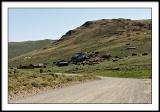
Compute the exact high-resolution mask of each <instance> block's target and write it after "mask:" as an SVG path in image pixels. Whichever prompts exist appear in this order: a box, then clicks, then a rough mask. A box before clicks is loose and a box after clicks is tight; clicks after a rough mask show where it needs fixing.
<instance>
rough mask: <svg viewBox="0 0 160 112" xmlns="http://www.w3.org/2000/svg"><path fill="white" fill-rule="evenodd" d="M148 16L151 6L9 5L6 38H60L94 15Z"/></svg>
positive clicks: (109, 16)
mask: <svg viewBox="0 0 160 112" xmlns="http://www.w3.org/2000/svg"><path fill="white" fill-rule="evenodd" d="M112 18H126V19H134V20H135V19H136V20H137V19H151V9H149V8H148V9H147V8H146V9H137V8H136V9H131V8H130V9H127V8H125V9H122V8H121V9H94V8H93V9H91V8H88V9H85V8H83V9H12V8H11V9H9V41H10V42H11V41H27V40H42V39H53V40H55V39H60V38H61V36H62V35H64V34H65V33H66V32H67V31H68V30H72V29H74V28H76V27H79V26H80V25H82V24H83V23H85V22H86V21H92V20H98V19H112Z"/></svg>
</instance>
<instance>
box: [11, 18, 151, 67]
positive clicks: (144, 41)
mask: <svg viewBox="0 0 160 112" xmlns="http://www.w3.org/2000/svg"><path fill="white" fill-rule="evenodd" d="M151 27H152V25H151V20H130V19H123V18H119V19H101V20H95V21H87V22H85V23H84V24H83V25H82V26H80V27H77V28H75V29H72V30H70V31H68V32H67V33H66V34H64V35H63V36H62V37H61V38H60V39H59V40H58V41H56V42H54V43H52V44H48V45H47V47H45V48H40V49H37V50H34V51H32V52H28V53H25V54H22V55H19V56H16V57H14V56H10V57H14V58H12V59H10V60H9V65H10V66H16V65H19V64H20V63H21V64H29V63H31V62H32V63H43V62H48V63H50V64H52V62H53V61H56V60H61V59H69V58H70V57H71V56H72V55H73V54H74V53H77V52H85V53H91V52H100V53H110V54H111V55H112V56H119V57H126V56H131V55H132V53H136V54H138V55H140V54H142V53H144V52H147V53H149V54H151V40H152V39H151ZM129 47H134V48H135V49H127V48H129ZM18 48H19V47H18ZM26 49H28V48H26ZM27 56H29V57H31V59H30V61H28V60H27V61H26V60H24V58H25V57H27Z"/></svg>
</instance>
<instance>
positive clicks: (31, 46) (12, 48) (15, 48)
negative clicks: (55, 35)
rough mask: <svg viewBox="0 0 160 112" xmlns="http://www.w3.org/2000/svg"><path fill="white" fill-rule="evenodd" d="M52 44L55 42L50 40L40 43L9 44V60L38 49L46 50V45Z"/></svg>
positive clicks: (39, 41) (40, 41)
mask: <svg viewBox="0 0 160 112" xmlns="http://www.w3.org/2000/svg"><path fill="white" fill-rule="evenodd" d="M52 42H54V41H53V40H49V39H45V40H38V41H24V42H9V44H8V48H9V59H11V58H14V57H16V56H19V55H22V54H25V53H28V52H31V51H34V50H36V49H40V48H44V47H45V46H46V45H48V44H50V43H52Z"/></svg>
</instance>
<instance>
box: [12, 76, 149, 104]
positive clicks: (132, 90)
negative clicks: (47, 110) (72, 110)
mask: <svg viewBox="0 0 160 112" xmlns="http://www.w3.org/2000/svg"><path fill="white" fill-rule="evenodd" d="M10 103H151V80H150V79H129V78H109V77H105V78H102V80H95V81H90V82H85V83H81V84H77V85H72V86H69V87H64V88H59V89H55V90H51V91H48V92H46V93H43V94H39V95H34V96H31V97H26V98H23V99H19V100H16V101H11V102H10Z"/></svg>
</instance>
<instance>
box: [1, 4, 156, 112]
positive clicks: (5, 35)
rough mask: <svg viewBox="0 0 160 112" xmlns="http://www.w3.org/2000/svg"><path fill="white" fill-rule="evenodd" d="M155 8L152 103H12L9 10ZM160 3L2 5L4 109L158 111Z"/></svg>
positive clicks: (153, 15) (153, 12) (153, 18)
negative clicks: (9, 65) (9, 58)
mask: <svg viewBox="0 0 160 112" xmlns="http://www.w3.org/2000/svg"><path fill="white" fill-rule="evenodd" d="M45 7H47V8H61V7H63V8H64V7H65V8H77V7H78V8H93V7H94V8H100V7H102V8H117V7H119V8H146V7H147V8H152V104H8V27H9V25H8V8H45ZM158 9H159V4H158V2H2V76H1V77H2V80H1V81H2V110H158V109H159V107H158V105H159V88H158V86H159V66H158V65H159V63H158V61H159V58H158V56H159V47H158V46H159V43H158V42H159V15H158Z"/></svg>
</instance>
